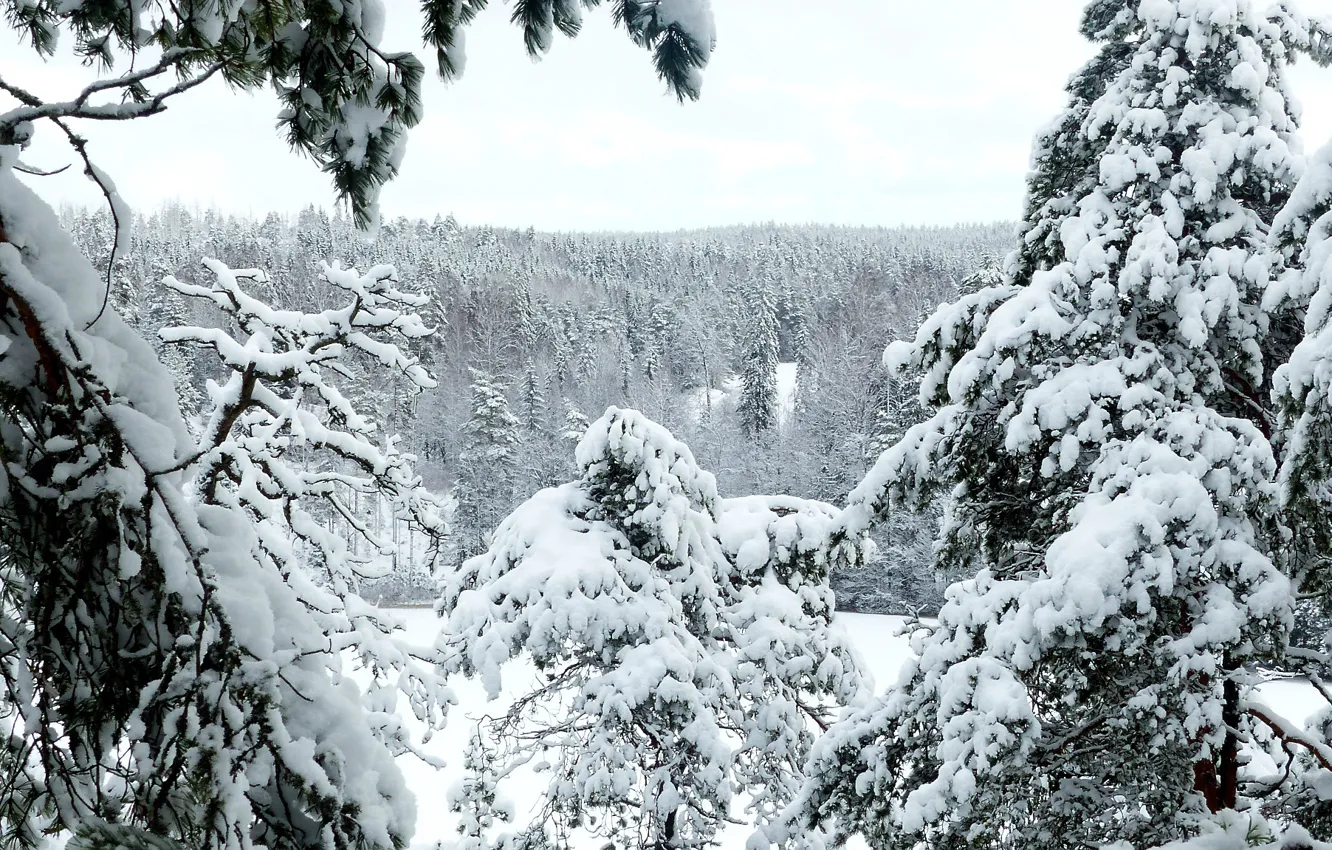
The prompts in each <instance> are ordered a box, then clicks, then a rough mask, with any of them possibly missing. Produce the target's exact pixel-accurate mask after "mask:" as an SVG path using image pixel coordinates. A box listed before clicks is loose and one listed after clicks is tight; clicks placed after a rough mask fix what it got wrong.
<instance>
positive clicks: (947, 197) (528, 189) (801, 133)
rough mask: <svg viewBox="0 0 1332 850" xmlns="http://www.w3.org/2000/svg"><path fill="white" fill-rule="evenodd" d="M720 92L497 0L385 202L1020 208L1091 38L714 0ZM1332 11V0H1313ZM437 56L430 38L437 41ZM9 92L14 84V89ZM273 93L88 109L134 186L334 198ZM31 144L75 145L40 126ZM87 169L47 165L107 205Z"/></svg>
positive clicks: (805, 3)
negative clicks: (1044, 137)
mask: <svg viewBox="0 0 1332 850" xmlns="http://www.w3.org/2000/svg"><path fill="white" fill-rule="evenodd" d="M387 3H388V15H389V23H388V29H387V33H386V36H385V46H386V47H388V48H390V49H417V48H419V35H418V34H419V31H420V22H419V14H418V12H417V11H416V9H415V4H414V2H412V0H387ZM713 6H714V10H715V13H716V18H717V30H718V44H717V50H716V52H715V53H714V55H713V59H712V62H711V64H710V65H709V67H708V68H707V70H706V72H705V82H704V90H703V99H702V100H701V101H700V102H698V103H688V104H684V105H680V104H677V103H676V102H675V100H674V98H671V97H669V96H667V95H666V94H665V92H664V88H663V86H662V85H661V83H659V82H658V81H657V79H656V77H655V76H654V74H653V72H652V68H651V63H650V57H649V55H648V54H647V53H646V52H645V51H641V50H639V49H638V48H636V47H634V46H633V45H632V44H631V43H630V42H629V40H628V39H627V38H626V37H624V35H623V34H621V33H620V32H617V31H615V30H613V29H612V26H611V23H610V17H609V13H608V11H607V10H606V9H604V8H603V9H600V10H594V11H592V12H590V13H589V14H588V16H587V24H586V26H585V28H584V31H583V33H582V35H580V36H579V37H578V38H577V39H576V40H573V41H570V40H568V39H559V40H557V41H556V43H555V45H554V47H553V49H552V50H551V53H550V54H549V55H548V56H547V57H546V58H545V59H544V60H543V61H541V62H539V63H533V62H531V61H529V60H528V59H527V57H526V55H525V54H524V52H523V47H522V37H521V33H520V32H519V31H518V30H517V28H515V27H513V26H511V25H510V24H509V23H508V9H507V8H505V7H504V6H502V5H501V3H500V2H499V0H492V8H490V9H489V10H488V11H487V12H485V13H483V14H482V15H481V16H480V17H479V18H478V20H477V21H476V22H475V24H474V25H473V27H472V29H471V31H470V32H469V34H468V49H467V53H468V66H467V74H466V76H465V77H464V79H463V80H461V81H460V82H458V83H455V84H453V85H450V86H445V85H443V84H442V83H440V82H438V80H436V79H434V78H433V77H431V78H430V79H429V80H428V82H427V85H426V91H425V93H424V100H425V114H426V117H425V119H424V121H423V122H422V123H421V125H420V126H418V127H417V128H416V129H415V130H414V131H413V132H412V135H411V137H410V139H409V142H408V152H407V159H406V162H405V163H404V167H403V171H402V174H401V175H400V176H399V178H398V179H397V181H396V182H395V183H393V184H392V185H390V186H389V187H388V188H387V189H386V190H385V191H384V195H383V209H384V214H385V216H386V217H394V216H397V215H406V216H410V217H415V216H425V217H431V216H433V215H434V214H435V213H437V212H439V213H448V212H452V213H453V214H454V215H455V216H456V217H457V218H458V219H459V220H460V221H462V222H465V223H472V224H481V223H486V224H499V225H509V226H519V227H521V226H527V225H529V224H530V225H535V226H536V227H537V228H539V229H548V230H591V229H616V230H620V229H634V230H658V229H675V228H682V227H697V226H706V225H719V224H734V223H742V222H753V221H766V220H777V221H787V222H805V221H814V222H826V223H845V224H870V225H880V224H881V225H895V224H945V223H953V222H959V221H992V220H996V219H1009V218H1015V217H1016V216H1017V215H1018V213H1019V211H1020V206H1021V201H1022V189H1023V176H1024V174H1025V172H1026V168H1027V159H1028V154H1029V151H1030V144H1031V139H1032V136H1033V134H1034V133H1035V131H1036V130H1037V129H1038V128H1039V127H1040V126H1041V125H1043V124H1044V123H1045V122H1047V121H1048V120H1049V119H1050V118H1051V117H1052V116H1053V114H1054V112H1055V111H1056V110H1057V109H1058V107H1059V105H1060V104H1061V103H1062V98H1063V94H1062V86H1063V84H1064V82H1065V80H1066V79H1067V77H1068V75H1069V74H1070V73H1071V72H1072V71H1073V70H1074V69H1076V68H1077V66H1078V65H1079V64H1080V63H1081V62H1082V61H1083V60H1085V59H1086V58H1087V56H1089V55H1090V48H1089V46H1088V45H1087V44H1086V43H1085V42H1083V41H1082V39H1081V37H1080V36H1079V35H1078V34H1077V30H1076V26H1077V19H1078V16H1079V14H1080V10H1081V7H1082V4H1081V3H1079V2H1074V0H713ZM1303 9H1304V11H1305V12H1306V13H1311V14H1312V13H1332V0H1305V2H1304V4H1303ZM9 39H10V36H9V35H8V33H7V32H5V33H0V76H3V77H4V78H5V79H7V80H11V81H13V82H15V83H18V84H20V85H23V86H25V87H28V88H30V89H33V90H35V91H37V92H38V93H39V94H44V95H47V96H52V97H61V98H62V99H63V98H66V97H69V96H71V95H72V93H73V92H75V91H77V89H78V87H79V86H80V85H81V83H80V81H81V80H84V79H85V78H84V74H85V73H86V72H85V70H84V69H82V68H80V67H79V66H78V65H77V64H76V63H74V62H73V61H72V60H68V59H65V60H62V61H56V62H54V63H48V64H45V65H43V64H42V63H41V62H39V61H37V60H35V59H33V58H32V55H31V53H29V52H25V51H23V50H19V49H17V47H16V45H15V43H14V42H13V41H11V40H9ZM418 55H420V56H422V59H423V61H425V62H426V64H427V67H431V66H432V63H433V56H432V55H429V54H428V53H427V52H425V51H420V50H418ZM1292 77H1293V81H1294V84H1295V86H1296V91H1297V93H1298V95H1299V97H1300V99H1301V101H1303V103H1304V104H1305V122H1304V123H1305V131H1306V138H1307V139H1308V142H1307V146H1308V147H1309V148H1313V147H1317V146H1318V145H1320V144H1322V142H1323V141H1324V140H1326V139H1328V138H1329V137H1332V69H1326V70H1324V69H1319V68H1316V67H1313V66H1311V65H1309V64H1308V63H1305V64H1303V65H1301V66H1300V67H1297V68H1296V69H1294V71H1293V72H1292ZM6 106H7V104H6V103H5V102H4V101H3V100H0V108H5V107H6ZM277 109H278V107H277V102H276V100H275V99H274V98H273V97H272V96H271V95H270V94H268V93H267V92H265V93H262V94H258V95H244V94H236V93H234V92H231V91H230V90H228V89H227V88H226V87H225V86H224V85H222V84H221V83H220V82H219V83H217V84H213V83H210V84H208V85H207V86H205V87H203V88H202V89H200V90H198V91H196V92H194V93H193V94H192V95H187V96H185V97H184V98H182V99H181V100H180V101H179V102H178V103H177V105H176V106H174V107H172V108H171V109H170V110H169V111H168V112H167V113H166V114H164V115H161V116H157V117H154V118H151V119H147V120H143V121H135V122H126V123H123V124H115V125H102V126H97V127H91V128H87V129H86V133H87V134H88V135H89V137H90V138H91V139H92V145H91V146H90V150H91V151H92V153H93V155H94V157H95V160H96V161H97V162H98V163H99V165H101V167H102V168H103V169H104V170H105V171H107V172H108V173H110V175H111V176H112V177H113V179H115V181H116V183H117V184H118V186H119V188H120V190H121V193H122V194H123V195H124V197H125V198H126V200H127V201H128V202H129V203H130V204H132V205H134V206H136V207H139V208H144V209H146V208H152V207H155V206H157V205H159V204H161V203H162V202H163V201H166V200H171V199H175V200H180V201H183V202H186V203H188V204H191V205H196V204H197V205H199V206H204V207H207V206H217V207H219V208H220V209H222V210H224V211H227V212H238V213H251V214H254V215H257V216H261V215H263V214H264V213H266V212H267V211H269V210H278V211H280V212H287V213H291V212H295V211H297V210H299V209H300V208H301V207H303V206H305V205H306V204H307V203H314V204H315V205H316V206H324V207H331V206H332V203H333V195H332V189H331V187H330V184H329V182H328V181H327V180H326V178H325V177H324V175H323V174H321V173H320V172H319V171H318V169H317V168H316V167H315V166H314V165H313V164H312V163H310V162H309V161H308V160H305V159H302V158H300V157H298V156H296V155H294V154H292V153H290V152H289V151H288V150H287V148H286V146H285V145H284V144H283V143H282V142H281V141H280V140H279V138H278V136H277V134H276V133H275V132H274V130H273V117H274V116H275V115H276V113H277ZM38 142H39V144H38V145H35V146H34V150H32V151H31V152H30V154H29V155H28V156H27V157H26V159H27V160H28V162H29V164H31V165H34V166H40V167H48V168H50V167H56V166H59V165H61V164H64V163H65V162H68V161H70V159H71V153H70V152H69V151H68V149H67V148H63V147H62V146H61V145H59V144H57V141H56V139H55V138H54V134H53V132H52V129H51V128H44V129H39V137H38ZM78 171H79V169H78V168H73V169H71V171H70V172H69V173H67V174H65V175H62V176H60V177H54V178H46V179H42V180H39V181H34V182H35V184H36V185H37V186H38V188H39V190H40V191H41V192H42V194H43V195H44V196H45V197H46V198H47V199H48V200H49V201H50V202H52V203H53V204H60V203H62V202H65V201H73V202H76V203H87V204H92V203H96V202H97V199H98V196H97V195H96V194H95V192H94V191H93V190H92V188H91V184H89V183H88V181H87V180H86V179H84V178H83V177H81V176H80V175H79V174H78V173H77V172H78Z"/></svg>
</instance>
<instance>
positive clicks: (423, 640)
mask: <svg viewBox="0 0 1332 850" xmlns="http://www.w3.org/2000/svg"><path fill="white" fill-rule="evenodd" d="M395 613H396V614H397V615H398V616H399V617H401V619H402V620H403V622H404V624H405V626H406V629H407V637H408V638H409V639H410V640H412V641H413V642H414V643H418V644H425V645H428V644H431V643H433V642H434V638H435V632H436V630H437V629H438V628H439V621H438V620H436V619H435V615H434V613H433V612H431V611H430V610H429V609H427V608H405V609H398V610H397V611H396V612H395ZM837 622H838V623H839V624H840V625H841V626H842V627H843V628H845V629H846V630H847V633H848V634H849V635H850V637H851V640H852V642H853V644H854V645H855V646H856V648H857V649H858V650H859V652H860V655H861V659H862V662H863V664H864V665H865V669H866V670H867V671H868V672H869V673H870V674H872V675H873V677H874V681H875V682H876V683H877V684H876V690H881V689H882V688H883V687H884V686H885V685H887V684H890V683H892V682H893V681H895V680H896V678H897V675H898V672H899V671H900V669H901V667H902V664H903V662H905V661H906V660H907V658H908V657H909V655H910V651H909V650H908V648H907V639H906V638H905V637H903V636H899V635H898V634H897V631H898V629H899V628H900V626H901V624H902V618H901V617H886V616H880V615H876V614H838V615H837ZM533 675H534V671H533V670H532V668H530V667H526V666H524V665H521V664H514V665H512V666H511V667H510V668H509V669H508V670H506V672H505V679H504V690H503V695H501V697H500V703H499V704H496V703H487V702H486V699H485V693H484V691H483V690H482V688H481V685H480V684H479V683H477V682H469V681H466V680H463V679H459V680H457V681H455V682H454V683H453V686H454V689H455V691H456V693H457V697H458V704H457V705H456V706H454V707H453V709H452V710H451V711H450V716H449V724H448V727H447V728H445V729H444V730H443V731H442V732H440V733H437V734H436V735H435V736H434V738H432V739H431V741H430V742H429V743H428V744H427V745H426V749H427V751H428V752H430V753H431V754H433V755H436V756H439V757H441V758H443V759H445V760H446V761H448V763H449V764H448V767H447V768H445V769H443V770H436V769H434V768H432V767H430V766H428V765H425V764H423V763H421V762H420V761H418V760H417V759H415V758H402V759H400V760H399V763H400V765H401V766H402V769H403V772H404V773H405V774H406V775H407V781H408V783H409V784H410V786H411V788H412V790H413V791H415V793H416V805H417V810H418V815H417V826H416V837H415V839H414V840H413V842H412V847H413V848H432V847H434V845H435V844H436V842H440V841H444V842H450V841H452V840H453V839H454V838H455V837H456V833H455V831H454V827H455V824H456V820H455V818H454V817H453V815H451V814H450V813H449V810H448V804H447V802H446V798H447V794H448V790H449V788H450V786H452V785H453V784H454V783H455V782H456V781H457V780H458V778H459V777H460V775H461V770H462V752H463V747H464V744H465V742H466V740H467V736H468V733H469V731H470V730H471V723H470V722H469V720H468V718H469V717H479V716H481V715H482V714H487V713H489V714H494V713H495V712H496V711H497V710H499V709H500V708H501V706H502V704H503V702H504V700H505V699H506V695H508V694H518V693H521V692H522V691H523V690H524V686H525V685H526V684H528V683H529V682H530V681H532V676H533ZM1262 690H1263V695H1264V697H1265V698H1266V700H1267V701H1268V702H1269V703H1270V704H1271V705H1273V706H1274V707H1276V708H1277V709H1279V710H1281V711H1282V713H1284V714H1285V716H1286V717H1288V718H1289V719H1291V720H1293V721H1296V722H1299V723H1303V722H1304V720H1305V719H1306V718H1307V717H1308V715H1309V714H1311V713H1312V712H1313V711H1314V710H1315V709H1316V708H1317V707H1318V704H1319V701H1318V697H1317V695H1316V694H1314V693H1313V691H1312V689H1311V688H1309V687H1308V686H1307V685H1305V684H1303V683H1301V682H1298V681H1292V680H1286V681H1278V682H1270V683H1268V684H1267V685H1264V686H1263V688H1262ZM544 781H545V780H544V778H541V777H536V776H532V775H526V776H523V775H515V776H514V777H512V778H511V780H510V781H509V782H508V783H507V785H506V790H507V796H508V797H509V800H510V802H511V803H512V804H513V806H514V809H515V813H516V820H517V821H518V822H520V823H524V822H526V818H525V817H524V815H525V813H526V811H527V810H528V808H529V807H531V806H534V805H535V804H536V802H537V801H538V800H539V799H540V797H541V792H542V788H543V787H544ZM750 831H751V830H750V829H749V828H748V827H732V828H731V829H729V830H728V831H727V832H726V833H725V834H724V835H723V841H722V847H723V848H725V850H732V848H734V850H740V848H742V847H744V842H745V839H746V838H747V837H748V835H749V833H750Z"/></svg>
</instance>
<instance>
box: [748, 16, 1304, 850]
mask: <svg viewBox="0 0 1332 850" xmlns="http://www.w3.org/2000/svg"><path fill="white" fill-rule="evenodd" d="M1083 29H1084V32H1085V33H1086V34H1088V35H1090V36H1092V37H1093V38H1094V39H1095V40H1096V41H1097V42H1099V43H1100V44H1101V49H1100V53H1099V55H1098V56H1097V57H1096V58H1095V59H1094V60H1093V61H1092V62H1091V63H1090V64H1089V66H1088V67H1087V69H1085V70H1084V71H1083V72H1082V73H1080V74H1078V75H1076V76H1075V77H1074V78H1073V80H1072V82H1071V84H1070V105H1069V107H1068V109H1067V110H1066V112H1065V113H1064V114H1063V115H1062V116H1061V118H1060V120H1059V121H1057V122H1056V123H1055V124H1054V125H1053V126H1052V128H1051V129H1050V130H1048V131H1046V132H1045V133H1044V134H1042V135H1041V136H1040V137H1039V139H1038V141H1037V143H1036V152H1035V155H1034V157H1033V160H1034V171H1033V174H1032V176H1031V178H1030V181H1029V183H1030V190H1029V198H1028V202H1027V219H1026V220H1025V221H1024V222H1023V225H1022V233H1023V239H1022V244H1021V246H1020V247H1019V249H1018V250H1017V251H1016V252H1015V253H1014V254H1013V255H1012V256H1011V257H1010V259H1009V261H1008V263H1007V271H1006V274H1005V280H1004V281H1003V282H1002V283H1000V284H999V285H996V286H991V287H987V288H984V289H981V290H979V291H977V292H975V293H973V294H970V295H966V296H963V297H962V298H960V299H959V300H958V301H957V302H956V303H953V304H950V305H947V306H945V307H943V308H941V309H940V310H939V311H938V312H937V313H936V314H935V315H934V316H933V317H932V318H930V319H929V320H928V321H926V323H925V324H924V325H923V326H922V327H921V329H920V331H919V333H918V334H917V336H916V339H915V342H914V343H909V344H908V343H899V344H896V345H894V347H892V348H891V349H890V351H889V357H890V360H891V361H892V362H893V363H894V364H895V365H896V366H897V367H899V368H900V369H902V370H904V371H914V370H920V371H921V373H923V379H922V381H921V388H920V389H921V399H922V402H923V403H924V404H926V406H927V407H928V408H929V409H930V411H932V414H931V415H930V416H929V418H928V419H926V420H925V421H924V422H923V423H921V424H919V425H917V426H915V427H913V428H911V429H910V430H909V431H908V432H907V434H906V435H905V437H904V438H903V439H902V440H901V441H900V442H899V443H898V444H897V445H896V446H894V447H893V448H892V449H890V450H889V451H888V452H886V453H885V454H884V455H883V457H882V458H881V459H880V461H879V462H878V464H877V465H876V467H875V469H874V470H873V471H872V472H871V473H870V475H869V476H868V477H867V478H866V480H865V481H864V482H863V483H862V484H861V486H860V487H859V488H857V490H856V491H855V492H854V493H853V494H852V498H851V502H850V504H849V507H848V509H847V512H846V514H845V517H844V519H843V523H844V525H845V528H846V529H847V530H848V531H859V530H861V529H863V528H865V527H867V526H868V525H870V524H871V523H873V522H874V521H875V520H876V518H877V517H882V516H883V514H884V512H885V511H886V510H888V509H889V507H890V506H896V505H903V504H906V505H922V504H925V503H927V502H928V500H929V499H931V498H933V497H934V496H935V495H936V494H938V493H951V497H952V498H951V504H950V508H949V512H948V515H947V517H946V522H945V526H944V530H943V544H944V545H943V549H942V551H941V553H940V557H941V558H942V564H943V565H944V566H946V567H947V566H952V565H966V566H969V567H970V569H971V570H972V571H973V572H974V574H975V578H973V579H971V580H969V581H965V582H962V583H959V584H956V585H954V586H953V587H952V588H951V589H950V590H949V592H948V596H947V602H946V604H945V605H944V606H943V609H942V611H941V612H940V615H939V623H938V625H937V627H933V628H922V629H920V630H919V631H917V632H916V633H915V634H914V636H913V648H914V650H915V651H916V653H917V654H918V660H915V661H913V662H911V663H909V664H908V666H907V669H906V671H905V673H904V677H903V679H902V681H901V682H900V684H899V685H898V686H897V687H896V688H895V689H892V690H890V691H889V692H888V693H887V694H886V695H885V696H884V697H882V698H881V699H880V700H879V701H878V702H877V703H876V704H874V705H872V706H870V707H868V708H866V709H865V710H863V711H860V712H857V713H855V714H853V715H852V716H850V717H848V718H847V719H846V720H845V721H843V722H841V723H839V724H838V725H837V726H835V727H834V728H833V729H832V730H831V731H830V732H829V733H828V734H827V735H826V736H825V737H824V738H823V739H822V740H821V741H820V743H819V744H818V745H817V746H816V752H815V754H814V756H813V758H812V759H811V764H810V766H809V768H808V776H809V777H810V782H809V784H808V786H807V787H806V789H805V791H804V792H803V793H802V796H801V799H800V800H799V802H798V804H797V805H796V806H794V807H793V808H792V810H791V812H790V815H791V820H789V821H787V822H785V824H784V825H783V828H781V829H778V828H774V829H773V830H771V831H770V833H769V835H768V838H769V839H777V840H782V839H786V838H794V837H795V836H797V835H798V834H799V832H800V831H801V830H802V829H804V828H808V827H810V826H812V825H813V824H816V823H820V822H822V821H823V820H824V819H825V818H834V819H835V828H836V830H837V831H838V834H839V835H844V834H847V833H852V832H861V833H864V834H865V835H866V837H867V838H868V839H869V841H870V843H871V844H872V845H874V846H878V847H918V846H929V847H939V848H947V847H962V846H964V845H965V846H990V847H1023V848H1040V847H1070V846H1088V845H1090V846H1098V845H1101V844H1104V843H1108V842H1113V841H1117V840H1127V841H1129V842H1132V843H1134V844H1137V845H1140V846H1141V845H1149V844H1158V843H1162V842H1165V841H1170V840H1173V839H1177V838H1181V837H1187V836H1190V835H1192V834H1195V833H1197V832H1198V831H1200V830H1202V829H1204V828H1205V827H1204V824H1205V823H1206V822H1207V821H1208V818H1209V814H1210V813H1218V812H1222V811H1225V810H1230V809H1235V808H1237V807H1240V806H1243V805H1245V800H1244V794H1243V793H1242V790H1244V791H1251V792H1254V793H1257V792H1258V789H1257V788H1256V787H1249V786H1246V785H1245V780H1246V779H1247V778H1248V777H1247V776H1246V772H1245V768H1244V766H1243V763H1242V762H1243V761H1244V760H1243V759H1242V757H1241V753H1240V750H1239V747H1240V741H1241V739H1243V738H1245V737H1247V736H1249V735H1252V734H1256V733H1257V730H1258V727H1260V726H1261V725H1262V724H1261V723H1259V722H1255V717H1254V715H1253V714H1252V713H1250V712H1248V711H1246V694H1245V682H1246V680H1245V673H1244V665H1245V664H1246V663H1248V662H1251V661H1255V660H1258V659H1261V658H1262V657H1263V656H1264V654H1265V653H1268V652H1270V651H1272V650H1274V649H1276V648H1278V647H1279V646H1280V643H1281V640H1282V634H1283V632H1284V630H1285V628H1286V627H1287V626H1288V623H1289V618H1290V598H1289V592H1288V583H1287V581H1286V579H1285V577H1284V576H1282V575H1281V573H1280V572H1279V570H1278V569H1277V566H1276V565H1275V564H1274V563H1273V553H1274V551H1275V549H1276V548H1277V547H1279V546H1280V545H1281V542H1282V540H1281V537H1280V534H1279V529H1278V528H1277V525H1276V523H1275V522H1274V508H1275V504H1274V499H1273V496H1274V493H1275V490H1274V486H1273V481H1274V474H1275V464H1274V460H1273V455H1272V451H1271V449H1270V447H1269V443H1268V439H1267V436H1266V432H1267V430H1268V428H1269V427H1270V423H1269V422H1268V421H1267V418H1266V416H1265V415H1264V411H1263V408H1264V405H1263V399H1262V398H1261V397H1259V396H1258V395H1257V392H1256V389H1255V388H1257V387H1259V386H1260V385H1261V383H1262V379H1263V374H1264V372H1263V368H1264V364H1263V362H1262V342H1263V332H1264V328H1265V317H1264V315H1263V313H1262V312H1261V310H1260V300H1261V296H1262V293H1263V290H1264V287H1265V286H1266V285H1267V282H1268V275H1269V267H1270V265H1271V258H1270V255H1269V252H1268V250H1267V248H1266V243H1265V237H1266V232H1267V224H1268V222H1269V221H1270V218H1271V216H1272V215H1273V214H1274V212H1275V210H1276V209H1278V208H1280V206H1281V204H1282V203H1283V202H1284V201H1285V199H1286V197H1287V194H1288V192H1289V187H1290V184H1291V183H1292V182H1293V180H1294V179H1295V177H1296V176H1297V173H1296V170H1297V168H1298V160H1297V158H1296V157H1295V156H1294V155H1293V154H1292V152H1291V151H1290V149H1289V147H1288V142H1289V139H1290V138H1291V134H1292V133H1293V132H1294V129H1295V126H1294V120H1293V116H1291V115H1290V114H1289V112H1288V109H1289V106H1288V103H1289V101H1288V98H1287V94H1286V90H1285V83H1284V81H1283V77H1282V74H1283V67H1284V65H1285V64H1286V62H1287V61H1288V59H1289V55H1290V52H1291V50H1292V49H1294V48H1297V47H1299V46H1301V45H1302V44H1303V43H1305V42H1307V37H1308V36H1307V30H1306V29H1305V27H1304V26H1303V23H1302V22H1301V21H1300V20H1298V19H1296V18H1294V17H1292V16H1291V15H1289V14H1287V13H1285V12H1284V11H1281V10H1277V11H1276V12H1273V13H1272V16H1271V17H1267V16H1265V15H1264V14H1261V13H1259V12H1258V11H1256V10H1255V9H1254V8H1253V7H1252V6H1251V4H1250V3H1248V2H1245V1H1244V0H1240V2H1235V3H1225V4H1217V3H1199V2H1192V1H1191V0H1141V2H1139V0H1095V1H1094V2H1092V3H1091V4H1089V6H1088V8H1087V11H1086V13H1085V18H1084V28H1083Z"/></svg>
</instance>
